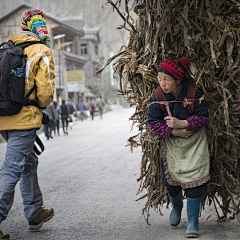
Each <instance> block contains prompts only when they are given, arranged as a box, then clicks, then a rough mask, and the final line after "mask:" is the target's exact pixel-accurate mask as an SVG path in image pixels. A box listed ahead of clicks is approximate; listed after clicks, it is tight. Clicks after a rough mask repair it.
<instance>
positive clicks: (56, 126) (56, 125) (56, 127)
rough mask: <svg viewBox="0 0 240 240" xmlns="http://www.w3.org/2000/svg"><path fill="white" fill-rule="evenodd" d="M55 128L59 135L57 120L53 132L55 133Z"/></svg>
mask: <svg viewBox="0 0 240 240" xmlns="http://www.w3.org/2000/svg"><path fill="white" fill-rule="evenodd" d="M56 129H57V134H58V135H59V120H56V124H55V126H54V130H53V131H54V134H56Z"/></svg>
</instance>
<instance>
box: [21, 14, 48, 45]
mask: <svg viewBox="0 0 240 240" xmlns="http://www.w3.org/2000/svg"><path fill="white" fill-rule="evenodd" d="M21 23H22V30H29V31H31V32H33V33H35V34H36V35H38V36H39V37H40V38H41V40H42V41H43V42H44V43H45V44H46V45H47V46H48V47H49V48H50V46H51V41H50V37H49V34H48V30H47V25H46V20H45V14H44V13H43V12H42V11H41V10H40V9H28V10H27V11H25V12H23V13H22V16H21Z"/></svg>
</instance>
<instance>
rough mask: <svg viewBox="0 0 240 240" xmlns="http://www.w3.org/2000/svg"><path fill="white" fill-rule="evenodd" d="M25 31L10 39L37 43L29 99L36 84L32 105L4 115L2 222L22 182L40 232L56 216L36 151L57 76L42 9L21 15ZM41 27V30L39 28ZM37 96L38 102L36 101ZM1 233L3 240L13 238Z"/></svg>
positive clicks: (31, 52)
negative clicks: (42, 185)
mask: <svg viewBox="0 0 240 240" xmlns="http://www.w3.org/2000/svg"><path fill="white" fill-rule="evenodd" d="M21 23H22V30H23V32H20V33H14V34H11V35H10V36H9V40H10V41H12V43H14V44H15V45H19V44H21V43H27V42H35V43H36V44H32V45H30V46H28V47H26V48H24V54H25V56H26V62H27V66H29V67H27V68H26V74H25V83H26V84H25V96H26V95H27V93H28V92H29V91H30V89H32V88H33V87H34V85H36V88H35V89H34V90H33V92H32V94H31V95H30V97H29V99H30V100H32V102H31V105H27V106H23V107H22V109H21V111H20V112H19V113H18V114H15V115H11V116H0V134H1V135H2V136H3V138H4V139H5V140H6V142H7V149H6V155H5V161H4V163H3V165H2V168H1V169H0V223H1V222H2V221H3V220H5V219H6V217H7V215H8V213H9V211H10V209H11V207H12V204H13V199H14V189H15V186H16V184H17V183H18V181H19V180H20V191H21V194H22V198H23V205H24V215H25V217H26V219H27V221H28V228H29V230H37V229H39V228H40V227H41V226H42V224H43V223H44V222H46V221H48V220H49V219H50V218H52V217H53V215H54V211H53V208H45V207H43V197H42V193H41V190H40V188H39V184H38V176H37V166H38V157H37V155H36V154H35V152H34V141H35V139H36V129H40V128H41V125H42V119H43V115H42V112H41V111H40V109H39V108H38V107H37V106H35V105H33V104H32V103H33V102H35V103H36V105H38V106H40V107H41V108H46V107H47V106H48V105H49V104H50V103H51V102H52V100H53V94H54V87H55V75H54V62H53V55H52V52H51V50H50V44H51V42H50V38H49V35H48V31H47V27H46V21H45V15H44V13H43V12H42V11H41V10H39V9H29V10H27V11H25V12H24V13H23V14H22V16H21ZM39 26H40V27H39ZM36 96H37V99H36ZM9 238H10V237H9V235H8V234H3V233H2V232H1V231H0V239H9Z"/></svg>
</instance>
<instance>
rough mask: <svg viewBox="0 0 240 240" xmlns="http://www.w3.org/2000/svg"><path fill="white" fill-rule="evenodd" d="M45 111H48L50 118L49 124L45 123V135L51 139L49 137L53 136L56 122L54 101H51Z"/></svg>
mask: <svg viewBox="0 0 240 240" xmlns="http://www.w3.org/2000/svg"><path fill="white" fill-rule="evenodd" d="M45 112H47V113H48V118H49V122H48V124H46V125H45V136H46V138H47V140H49V138H53V136H52V131H53V129H54V128H55V123H56V115H55V109H54V106H53V104H52V103H50V104H49V105H48V106H47V107H46V109H45Z"/></svg>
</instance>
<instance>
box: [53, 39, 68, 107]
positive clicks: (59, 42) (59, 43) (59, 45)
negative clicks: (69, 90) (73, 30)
mask: <svg viewBox="0 0 240 240" xmlns="http://www.w3.org/2000/svg"><path fill="white" fill-rule="evenodd" d="M65 36H66V34H59V35H56V36H54V37H53V40H58V51H59V55H58V63H59V89H60V97H59V98H60V99H59V100H58V102H59V104H61V101H62V99H61V97H62V89H61V86H62V83H61V65H60V51H61V38H64V37H65Z"/></svg>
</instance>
